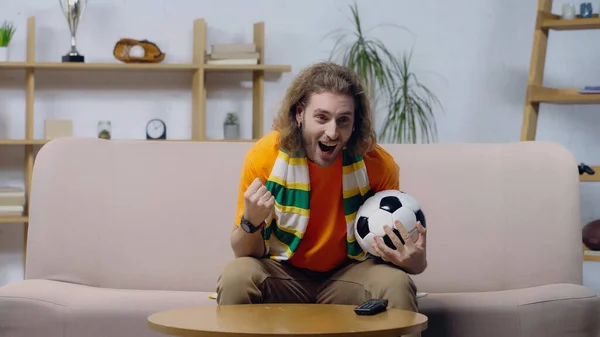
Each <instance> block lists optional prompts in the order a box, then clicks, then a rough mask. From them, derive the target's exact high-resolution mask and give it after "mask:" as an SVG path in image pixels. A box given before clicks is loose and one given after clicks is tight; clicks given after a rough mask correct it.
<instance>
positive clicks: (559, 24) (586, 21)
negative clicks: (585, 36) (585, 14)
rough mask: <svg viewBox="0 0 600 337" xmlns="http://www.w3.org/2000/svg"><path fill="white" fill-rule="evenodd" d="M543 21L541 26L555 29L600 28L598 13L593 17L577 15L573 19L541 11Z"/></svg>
mask: <svg viewBox="0 0 600 337" xmlns="http://www.w3.org/2000/svg"><path fill="white" fill-rule="evenodd" d="M540 15H542V17H543V18H542V23H541V28H544V29H553V30H585V29H600V18H599V17H598V14H594V15H592V17H591V18H581V17H579V16H577V17H576V18H574V19H571V20H564V19H561V17H560V16H559V15H556V14H551V13H546V12H541V13H540Z"/></svg>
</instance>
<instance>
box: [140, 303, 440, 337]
mask: <svg viewBox="0 0 600 337" xmlns="http://www.w3.org/2000/svg"><path fill="white" fill-rule="evenodd" d="M166 311H169V310H166ZM161 312H164V311H159V312H156V313H153V314H151V315H150V316H148V318H147V326H148V328H149V329H150V330H153V331H155V332H159V333H162V334H166V335H172V336H179V337H196V336H202V337H264V336H269V337H315V336H350V335H355V336H360V337H389V336H403V335H409V334H414V333H419V332H423V331H425V330H427V328H428V326H429V324H428V323H429V317H428V316H426V315H424V314H422V313H419V312H417V314H418V315H420V316H423V318H424V320H423V322H421V323H418V324H415V325H411V326H406V327H399V328H391V329H385V330H377V331H361V332H347V331H345V332H343V331H340V332H332V333H323V332H315V333H291V334H290V333H273V334H265V333H244V332H220V331H205V330H190V329H184V328H177V327H170V326H166V325H162V324H158V323H155V322H153V321H152V320H151V318H152V316H154V315H155V314H158V313H161Z"/></svg>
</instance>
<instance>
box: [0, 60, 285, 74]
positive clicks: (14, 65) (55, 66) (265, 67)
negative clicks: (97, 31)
mask: <svg viewBox="0 0 600 337" xmlns="http://www.w3.org/2000/svg"><path fill="white" fill-rule="evenodd" d="M2 68H4V69H19V70H25V69H34V70H35V69H40V70H102V71H107V70H126V71H165V72H189V73H193V72H195V71H197V70H200V69H205V70H206V71H266V72H290V71H291V70H292V67H291V66H289V65H269V64H257V65H237V64H232V65H221V64H200V65H194V64H168V63H156V64H150V63H140V64H129V63H60V62H4V63H2V62H0V69H2Z"/></svg>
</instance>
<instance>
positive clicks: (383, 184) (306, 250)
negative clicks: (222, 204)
mask: <svg viewBox="0 0 600 337" xmlns="http://www.w3.org/2000/svg"><path fill="white" fill-rule="evenodd" d="M278 137H279V133H278V132H276V131H272V132H270V133H269V134H267V135H266V136H265V137H263V138H262V139H260V140H259V141H257V142H256V143H255V144H254V146H253V147H252V148H251V149H250V151H248V153H247V154H246V157H245V159H244V164H243V168H242V172H241V177H240V185H239V190H238V200H237V211H236V218H235V223H236V224H237V225H238V226H239V223H240V219H241V216H242V213H243V212H244V192H245V191H246V189H247V188H248V186H249V185H250V184H251V183H252V181H253V180H254V179H255V178H256V177H258V178H260V179H261V180H262V182H263V184H264V183H265V182H266V181H267V179H268V178H269V175H270V173H271V170H272V168H273V164H274V163H275V160H276V159H277V155H278V154H279V146H278ZM363 159H364V162H365V166H366V168H367V173H368V176H369V183H370V185H371V189H373V191H374V192H378V191H381V190H389V189H396V190H397V189H399V178H400V177H399V167H398V165H397V164H396V161H395V160H394V158H393V157H392V156H391V155H390V154H389V153H388V152H386V151H385V150H384V149H383V148H381V147H380V146H379V145H377V146H376V147H375V148H374V149H373V150H372V151H371V152H369V153H367V154H365V156H364V158H363ZM308 168H309V175H310V186H311V199H310V219H309V222H308V227H307V229H306V232H305V233H304V237H303V238H302V241H301V242H300V245H299V246H298V249H297V251H296V253H295V254H294V256H292V258H291V259H290V261H289V262H290V263H291V264H292V265H294V266H296V267H299V268H306V269H310V270H314V271H328V270H331V269H333V268H335V267H337V266H338V265H340V264H341V263H342V262H344V261H345V260H346V259H347V258H348V257H347V255H346V220H345V217H344V207H343V199H342V158H341V156H340V157H338V159H337V160H336V161H335V163H334V164H333V165H331V166H329V167H320V166H318V165H316V164H314V163H312V162H311V161H308Z"/></svg>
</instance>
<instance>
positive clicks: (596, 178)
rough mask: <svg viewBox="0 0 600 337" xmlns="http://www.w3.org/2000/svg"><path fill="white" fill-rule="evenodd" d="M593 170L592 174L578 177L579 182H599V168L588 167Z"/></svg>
mask: <svg viewBox="0 0 600 337" xmlns="http://www.w3.org/2000/svg"><path fill="white" fill-rule="evenodd" d="M590 167H591V168H592V170H594V172H596V173H594V174H592V175H589V174H585V173H584V174H582V175H580V176H579V181H600V166H590Z"/></svg>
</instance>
